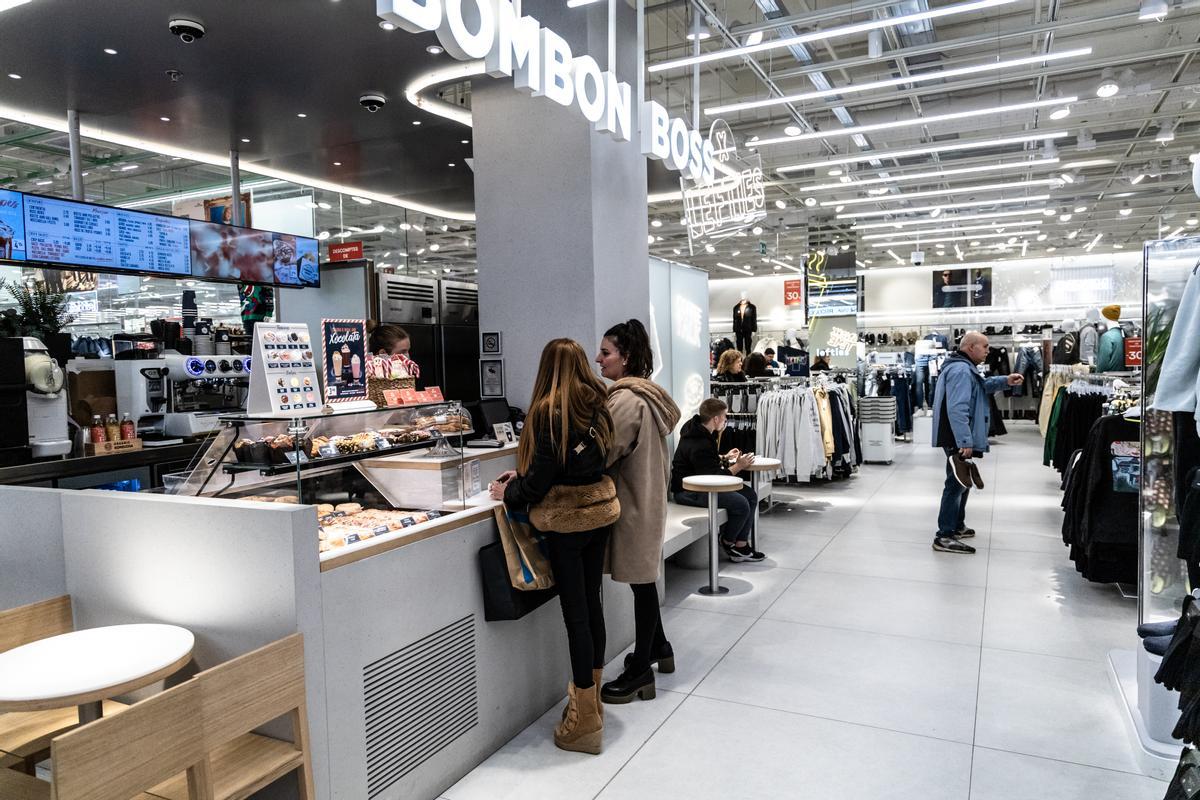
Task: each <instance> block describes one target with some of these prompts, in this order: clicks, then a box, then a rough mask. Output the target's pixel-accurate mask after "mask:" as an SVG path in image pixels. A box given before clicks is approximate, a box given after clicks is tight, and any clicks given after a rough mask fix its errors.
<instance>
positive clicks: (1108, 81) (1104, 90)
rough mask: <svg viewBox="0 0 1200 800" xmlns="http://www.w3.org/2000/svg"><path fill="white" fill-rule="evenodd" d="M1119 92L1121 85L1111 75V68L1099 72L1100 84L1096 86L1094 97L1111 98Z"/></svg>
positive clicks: (1112, 74)
mask: <svg viewBox="0 0 1200 800" xmlns="http://www.w3.org/2000/svg"><path fill="white" fill-rule="evenodd" d="M1119 91H1121V85H1120V84H1119V83H1117V79H1116V77H1115V75H1114V73H1113V70H1112V67H1105V68H1104V69H1103V70H1101V71H1100V83H1099V84H1097V85H1096V97H1112V96H1113V95H1115V94H1116V93H1117V92H1119Z"/></svg>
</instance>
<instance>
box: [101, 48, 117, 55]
mask: <svg viewBox="0 0 1200 800" xmlns="http://www.w3.org/2000/svg"><path fill="white" fill-rule="evenodd" d="M104 52H106V53H108V54H109V55H110V56H115V55H116V54H117V51H116V50H113V49H112V48H111V47H106V48H104Z"/></svg>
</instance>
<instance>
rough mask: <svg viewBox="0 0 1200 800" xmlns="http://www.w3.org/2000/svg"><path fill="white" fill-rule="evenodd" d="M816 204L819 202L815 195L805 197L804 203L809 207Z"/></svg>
mask: <svg viewBox="0 0 1200 800" xmlns="http://www.w3.org/2000/svg"><path fill="white" fill-rule="evenodd" d="M816 204H817V198H815V197H806V198H804V205H806V206H808V207H809V208H812V207H813V206H815V205H816Z"/></svg>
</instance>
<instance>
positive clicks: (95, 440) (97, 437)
mask: <svg viewBox="0 0 1200 800" xmlns="http://www.w3.org/2000/svg"><path fill="white" fill-rule="evenodd" d="M89 435H90V437H91V440H92V444H103V443H104V441H105V437H106V436H107V434H106V433H105V430H104V423H103V422H101V421H100V415H99V414H93V415H92V427H91V430H90V431H89Z"/></svg>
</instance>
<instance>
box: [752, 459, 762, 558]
mask: <svg viewBox="0 0 1200 800" xmlns="http://www.w3.org/2000/svg"><path fill="white" fill-rule="evenodd" d="M750 474H751V475H752V476H753V477H751V478H750V486H751V487H753V488H754V529H753V530H752V531H750V549H751V550H757V549H758V506H759V504H760V503H761V502H762V501H761V500H759V499H758V489H759V482H758V476H759V475H761V474H762V473H760V472H751V473H750Z"/></svg>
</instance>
